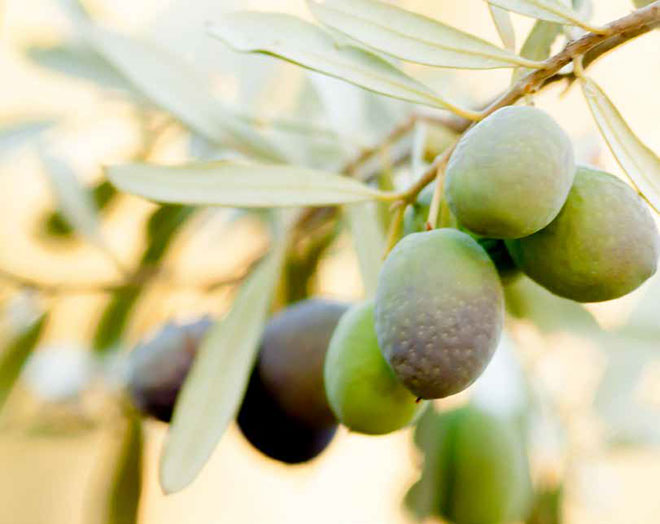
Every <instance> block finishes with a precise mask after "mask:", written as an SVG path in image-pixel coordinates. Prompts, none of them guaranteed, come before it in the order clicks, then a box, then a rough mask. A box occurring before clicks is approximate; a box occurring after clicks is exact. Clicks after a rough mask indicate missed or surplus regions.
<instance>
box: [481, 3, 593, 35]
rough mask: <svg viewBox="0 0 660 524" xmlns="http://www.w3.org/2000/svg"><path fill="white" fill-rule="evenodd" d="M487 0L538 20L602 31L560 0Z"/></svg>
mask: <svg viewBox="0 0 660 524" xmlns="http://www.w3.org/2000/svg"><path fill="white" fill-rule="evenodd" d="M488 2H490V3H491V4H492V5H494V6H496V7H501V8H502V9H506V10H508V11H514V12H516V13H520V14H522V15H525V16H530V17H532V18H538V19H539V20H547V21H548V22H557V23H559V24H569V25H577V26H579V27H582V28H583V29H586V30H587V31H594V32H601V31H602V30H601V29H600V28H598V27H595V26H592V25H590V24H589V22H588V21H587V20H585V19H584V18H583V17H582V16H580V15H579V14H578V13H576V12H575V11H574V10H573V9H572V8H570V7H569V6H568V5H566V4H564V3H563V2H562V1H561V0H488Z"/></svg>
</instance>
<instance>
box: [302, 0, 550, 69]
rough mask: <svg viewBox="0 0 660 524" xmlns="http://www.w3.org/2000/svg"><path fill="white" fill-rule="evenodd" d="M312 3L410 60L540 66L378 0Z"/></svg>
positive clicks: (317, 11)
mask: <svg viewBox="0 0 660 524" xmlns="http://www.w3.org/2000/svg"><path fill="white" fill-rule="evenodd" d="M308 5H309V7H310V10H311V11H312V13H313V14H314V16H315V17H316V18H317V19H318V20H319V21H320V22H321V23H323V24H325V25H327V26H329V27H331V28H332V29H335V30H337V31H339V32H341V33H343V34H345V35H347V36H348V37H350V38H352V39H354V40H357V41H358V42H360V43H362V44H365V45H367V46H369V47H371V48H373V49H376V50H378V51H382V52H383V53H385V54H388V55H390V56H393V57H396V58H401V59H403V60H407V61H409V62H417V63H421V64H426V65H431V66H438V67H455V68H470V69H491V68H496V67H515V66H516V65H525V66H528V67H535V66H538V64H537V63H535V62H532V61H530V60H525V59H522V58H520V57H518V56H517V55H516V54H515V53H512V52H511V51H508V50H505V49H501V48H499V47H497V46H495V45H493V44H491V43H490V42H487V41H485V40H482V39H481V38H478V37H476V36H473V35H471V34H468V33H465V32H463V31H460V30H458V29H455V28H454V27H451V26H448V25H445V24H443V23H441V22H439V21H437V20H434V19H432V18H428V17H425V16H422V15H419V14H416V13H413V12H410V11H406V10H404V9H401V8H399V7H396V6H394V5H391V4H386V3H383V2H379V1H377V0H326V1H325V2H324V3H323V4H320V3H317V2H316V1H314V0H309V1H308ZM505 14H506V13H505Z"/></svg>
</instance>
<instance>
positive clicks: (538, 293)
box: [504, 277, 601, 335]
mask: <svg viewBox="0 0 660 524" xmlns="http://www.w3.org/2000/svg"><path fill="white" fill-rule="evenodd" d="M504 293H505V297H506V305H507V309H508V311H509V313H510V314H511V315H513V316H514V317H516V318H523V319H527V320H530V321H532V322H533V323H534V324H535V325H536V327H538V328H539V329H540V330H541V331H543V332H546V333H552V332H556V331H573V332H577V333H581V334H585V335H591V334H594V333H598V332H600V331H601V329H600V326H599V325H598V322H596V319H595V318H594V317H593V315H592V314H591V313H589V311H587V310H586V309H585V308H584V306H582V305H581V304H578V303H577V302H573V301H572V300H567V299H565V298H560V297H558V296H556V295H553V294H552V293H550V292H549V291H547V290H546V289H545V288H543V287H541V286H539V285H538V284H536V283H535V282H533V281H532V280H530V279H529V278H526V277H521V278H519V279H518V280H516V281H515V282H513V283H511V284H509V285H507V286H505V288H504Z"/></svg>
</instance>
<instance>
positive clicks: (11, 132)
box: [0, 120, 55, 155]
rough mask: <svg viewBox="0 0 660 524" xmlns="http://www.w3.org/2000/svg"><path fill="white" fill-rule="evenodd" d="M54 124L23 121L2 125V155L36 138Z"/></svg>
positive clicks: (0, 151) (43, 121)
mask: <svg viewBox="0 0 660 524" xmlns="http://www.w3.org/2000/svg"><path fill="white" fill-rule="evenodd" d="M54 124H55V121H53V120H22V121H19V122H12V123H7V122H5V123H2V124H0V155H1V154H3V153H6V152H8V151H9V150H10V149H14V148H16V147H19V146H21V145H23V144H24V143H25V142H28V141H29V140H31V139H33V138H36V137H37V136H38V135H40V134H41V133H43V132H44V131H46V130H47V129H50V128H51V127H52V126H53V125H54Z"/></svg>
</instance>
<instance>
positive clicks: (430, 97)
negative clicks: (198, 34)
mask: <svg viewBox="0 0 660 524" xmlns="http://www.w3.org/2000/svg"><path fill="white" fill-rule="evenodd" d="M209 31H210V34H211V35H212V36H214V37H216V38H218V39H219V40H221V41H223V42H224V43H226V44H227V45H229V46H230V47H231V48H233V49H235V50H237V51H241V52H246V53H262V54H267V55H274V56H277V57H279V58H282V59H284V60H287V61H289V62H292V63H295V64H298V65H300V66H302V67H306V68H308V69H311V70H313V71H318V72H319V73H323V74H325V75H328V76H332V77H335V78H339V79H340V80H344V81H346V82H349V83H351V84H355V85H357V86H360V87H362V88H364V89H368V90H370V91H374V92H376V93H380V94H384V95H387V96H390V97H393V98H399V99H402V100H407V101H409V102H414V103H417V104H424V105H429V106H434V107H442V108H445V109H450V110H451V111H453V112H455V113H456V114H459V115H462V116H465V117H466V118H472V119H475V118H477V115H476V114H475V113H474V112H472V111H469V110H466V109H463V108H460V107H458V106H456V105H455V104H454V103H452V102H450V101H449V100H448V99H446V98H443V97H441V96H440V95H438V94H436V93H434V92H433V90H431V88H429V87H428V86H426V85H424V84H422V83H421V82H419V81H417V80H415V79H414V78H412V77H410V76H408V75H406V74H405V73H403V72H402V71H401V70H399V69H397V68H396V67H395V66H394V65H392V64H391V63H390V62H387V61H386V60H384V59H382V58H380V57H379V56H377V55H375V54H373V53H371V52H369V51H366V50H364V49H361V48H358V47H354V46H351V45H344V44H340V43H338V42H337V41H335V40H334V39H333V38H332V37H331V36H330V35H329V34H328V33H327V32H325V31H323V30H321V29H320V28H318V27H317V26H315V25H313V24H310V23H308V22H305V21H304V20H301V19H299V18H296V17H295V16H291V15H286V14H281V13H257V12H246V11H244V12H237V13H232V14H230V15H226V16H224V17H223V18H222V20H221V21H220V22H219V23H217V24H214V25H212V26H211V27H210V30H209Z"/></svg>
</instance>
